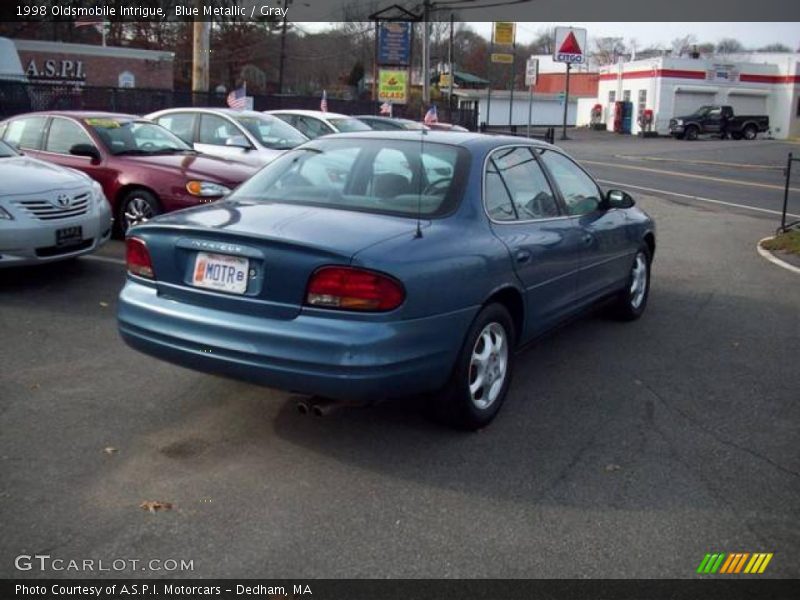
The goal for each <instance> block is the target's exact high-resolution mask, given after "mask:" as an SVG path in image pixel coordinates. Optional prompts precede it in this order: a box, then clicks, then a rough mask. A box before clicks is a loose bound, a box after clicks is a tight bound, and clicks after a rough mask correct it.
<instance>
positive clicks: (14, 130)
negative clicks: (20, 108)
mask: <svg viewBox="0 0 800 600" xmlns="http://www.w3.org/2000/svg"><path fill="white" fill-rule="evenodd" d="M46 121H47V117H27V118H24V119H15V120H13V121H11V123H9V124H8V127H7V128H6V132H5V135H4V136H3V139H4V140H5V141H6V142H8V143H9V144H11V145H13V146H17V147H19V148H28V149H30V150H41V149H42V133H43V132H44V124H45V122H46Z"/></svg>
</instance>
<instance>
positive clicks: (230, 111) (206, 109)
mask: <svg viewBox="0 0 800 600" xmlns="http://www.w3.org/2000/svg"><path fill="white" fill-rule="evenodd" d="M176 112H203V113H211V114H213V113H219V114H223V115H228V116H230V117H234V116H246V117H263V116H265V113H263V112H260V111H258V110H236V109H235V108H225V107H222V106H176V107H174V108H164V109H162V110H154V111H153V112H151V113H148V114H151V115H156V114H158V115H163V114H168V113H176ZM266 116H270V115H269V114H266Z"/></svg>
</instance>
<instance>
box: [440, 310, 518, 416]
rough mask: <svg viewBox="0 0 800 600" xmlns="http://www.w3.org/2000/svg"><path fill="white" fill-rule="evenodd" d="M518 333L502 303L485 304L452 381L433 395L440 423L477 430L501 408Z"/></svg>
mask: <svg viewBox="0 0 800 600" xmlns="http://www.w3.org/2000/svg"><path fill="white" fill-rule="evenodd" d="M515 346H516V333H515V330H514V322H513V320H512V319H511V315H510V314H509V313H508V310H506V308H505V307H504V306H503V305H502V304H489V305H488V306H486V307H484V308H483V310H481V312H480V313H478V316H477V317H475V320H474V321H473V322H472V325H470V328H469V331H467V335H466V337H465V339H464V344H463V346H462V348H461V352H460V353H459V355H458V358H457V359H456V364H455V366H454V368H453V373H452V374H451V376H450V381H449V382H448V383H447V385H446V386H445V387H444V388H443V389H442V390H440V391H439V392H438V393H437V394H436V395H435V397H434V398H433V403H434V406H433V408H434V409H435V417H436V418H437V420H439V421H440V422H442V423H444V424H446V425H448V426H450V427H454V428H456V429H464V430H468V431H474V430H476V429H480V428H481V427H485V426H486V425H488V424H489V423H490V422H491V421H492V419H494V418H495V416H496V415H497V413H498V412H499V411H500V407H501V406H502V404H503V401H504V400H505V398H506V394H507V393H508V388H509V386H510V384H511V376H512V372H513V366H514V349H515Z"/></svg>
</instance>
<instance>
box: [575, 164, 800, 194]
mask: <svg viewBox="0 0 800 600" xmlns="http://www.w3.org/2000/svg"><path fill="white" fill-rule="evenodd" d="M578 162H582V163H586V164H587V165H600V166H602V167H613V168H615V169H629V170H631V171H644V172H646V173H659V174H661V175H672V176H674V177H682V178H685V179H703V180H705V181H714V182H716V183H728V184H730V185H744V186H750V187H758V188H765V189H768V190H781V191H783V190H784V189H786V186H785V185H775V184H773V183H757V182H755V181H742V180H741V179H725V178H724V177H711V176H710V175H697V174H696V173H678V172H677V171H665V170H663V169H651V168H649V167H634V166H633V165H620V164H614V163H607V162H600V161H597V160H580V161H578ZM789 191H790V192H800V189H798V188H792V187H790V188H789Z"/></svg>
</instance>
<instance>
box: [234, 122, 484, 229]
mask: <svg viewBox="0 0 800 600" xmlns="http://www.w3.org/2000/svg"><path fill="white" fill-rule="evenodd" d="M468 168H469V154H468V152H467V151H466V150H465V149H464V148H460V147H457V146H449V145H445V144H436V143H424V144H423V143H421V142H418V141H416V140H415V141H405V140H386V139H358V138H348V139H339V140H333V139H319V140H316V141H314V142H311V143H308V144H306V145H305V146H303V147H301V148H297V149H295V150H290V151H289V152H287V153H286V154H284V155H283V156H280V157H279V158H277V159H275V160H274V161H273V162H271V163H270V164H269V165H267V166H266V167H264V168H263V169H262V170H261V171H259V172H258V173H257V174H256V175H254V176H253V177H252V178H250V179H249V180H248V181H246V182H245V183H244V184H242V185H241V186H240V187H239V188H238V189H237V190H236V191H235V192H234V193H233V194H232V195H231V196H229V197H230V198H231V199H235V200H255V201H264V202H282V203H296V204H311V205H317V206H325V207H329V208H339V209H344V210H358V211H366V212H374V213H382V214H393V215H399V216H409V217H414V216H416V215H417V214H421V215H423V216H427V217H436V216H441V215H444V214H447V213H449V212H450V211H452V210H453V209H454V208H455V207H456V206H457V205H458V202H459V200H460V197H461V194H462V193H463V187H464V182H465V180H466V171H467V169H468Z"/></svg>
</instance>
